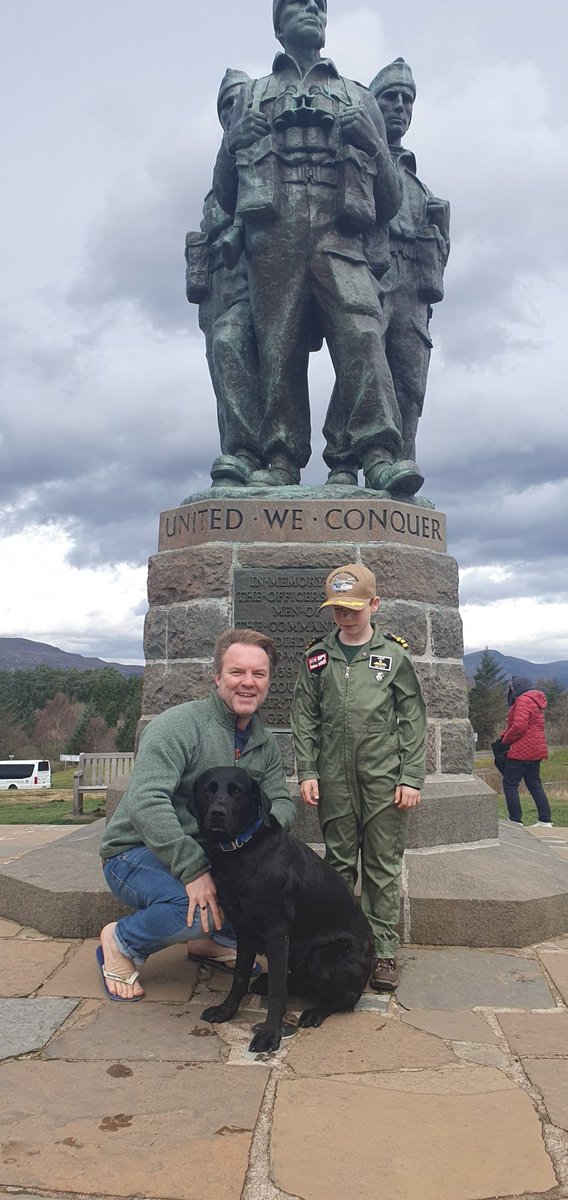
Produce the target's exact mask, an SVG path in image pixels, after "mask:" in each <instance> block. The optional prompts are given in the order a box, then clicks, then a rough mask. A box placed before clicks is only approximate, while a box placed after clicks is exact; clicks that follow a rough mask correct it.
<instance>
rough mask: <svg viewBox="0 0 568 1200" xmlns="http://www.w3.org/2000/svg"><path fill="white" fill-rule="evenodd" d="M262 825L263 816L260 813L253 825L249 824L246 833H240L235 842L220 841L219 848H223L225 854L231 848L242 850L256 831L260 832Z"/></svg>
mask: <svg viewBox="0 0 568 1200" xmlns="http://www.w3.org/2000/svg"><path fill="white" fill-rule="evenodd" d="M261 825H262V817H261V815H260V813H259V814H258V817H256V818H255V820H254V821H253V823H252V825H249V826H248V827H247V829H245V831H244V833H239V834H238V836H237V837H236V838H235V840H234V842H219V849H220V850H223V851H224V853H225V854H229V853H230V852H231V850H240V849H241V847H242V846H246V844H247V842H250V840H251V838H253V837H254V835H255V833H258V831H259V829H260V827H261Z"/></svg>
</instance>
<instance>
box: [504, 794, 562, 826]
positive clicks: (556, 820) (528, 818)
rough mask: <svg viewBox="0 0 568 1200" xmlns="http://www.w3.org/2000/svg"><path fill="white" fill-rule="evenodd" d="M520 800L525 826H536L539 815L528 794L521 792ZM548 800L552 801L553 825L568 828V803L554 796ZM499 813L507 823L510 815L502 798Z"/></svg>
mask: <svg viewBox="0 0 568 1200" xmlns="http://www.w3.org/2000/svg"><path fill="white" fill-rule="evenodd" d="M520 799H521V808H522V810H523V825H534V823H535V821H538V814H537V811H536V807H535V805H534V804H533V801H532V800H531V798H530V796H529V794H528V792H527V794H526V795H524V794H523V792H521V793H520ZM548 799H549V801H550V815H551V817H552V824H553V825H558V826H560V828H568V803H567V802H566V800H555V799H554V796H549V797H548ZM498 811H499V816H500V818H501V820H503V821H506V820H507V817H508V816H509V814H508V812H507V805H506V804H505V801H504V799H503V797H502V796H501V797H500V798H499V804H498Z"/></svg>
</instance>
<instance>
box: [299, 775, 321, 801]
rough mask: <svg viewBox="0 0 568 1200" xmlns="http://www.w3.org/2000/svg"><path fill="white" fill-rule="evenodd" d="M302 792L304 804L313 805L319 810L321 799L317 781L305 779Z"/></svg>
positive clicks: (301, 787) (301, 786)
mask: <svg viewBox="0 0 568 1200" xmlns="http://www.w3.org/2000/svg"><path fill="white" fill-rule="evenodd" d="M300 791H301V793H302V800H303V801H304V804H311V805H312V808H317V806H318V804H319V797H320V794H319V787H318V781H317V779H304V782H303V783H301V784H300Z"/></svg>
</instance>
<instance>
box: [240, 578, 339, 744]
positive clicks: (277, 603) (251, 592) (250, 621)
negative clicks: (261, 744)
mask: <svg viewBox="0 0 568 1200" xmlns="http://www.w3.org/2000/svg"><path fill="white" fill-rule="evenodd" d="M328 575H329V570H328V569H325V568H321V567H319V568H318V567H313V568H303V567H287V568H285V569H284V568H274V569H273V570H254V569H251V570H236V571H235V581H234V623H235V626H236V628H238V629H258V630H259V631H260V632H261V633H266V634H268V636H269V637H271V638H272V640H273V641H274V642H275V643H276V645H277V647H278V651H279V653H280V656H281V657H280V662H279V664H278V667H277V669H276V673H275V675H274V678H273V680H272V684H271V687H270V691H269V693H268V698H267V700H266V703H265V704H263V706H262V714H261V715H262V719H263V721H264V723H265V724H266V725H268V726H270V728H271V729H289V728H290V704H291V701H292V693H293V691H294V684H295V682H296V677H297V675H298V668H299V665H300V660H301V657H302V651H303V649H304V647H305V645H306V642H308V641H309V640H310V638H313V637H318V636H319V635H320V634H322V633H328V632H329V630H330V629H331V627H332V622H331V617H330V615H329V612H328V611H327V610H326V609H324V611H323V612H320V611H319V607H320V604H322V603H323V601H324V599H325V594H324V585H325V581H326V579H327V576H328Z"/></svg>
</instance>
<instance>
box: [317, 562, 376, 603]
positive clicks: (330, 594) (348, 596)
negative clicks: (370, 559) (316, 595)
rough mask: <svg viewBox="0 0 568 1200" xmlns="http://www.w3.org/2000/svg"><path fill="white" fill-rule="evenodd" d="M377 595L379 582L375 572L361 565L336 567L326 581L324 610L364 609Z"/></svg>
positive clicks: (353, 564) (351, 564) (352, 564)
mask: <svg viewBox="0 0 568 1200" xmlns="http://www.w3.org/2000/svg"><path fill="white" fill-rule="evenodd" d="M376 594H377V581H376V579H375V576H374V575H373V572H372V571H370V570H369V568H368V567H363V566H362V565H361V563H347V566H345V567H336V569H335V571H332V572H331V575H328V577H327V579H326V581H325V601H324V603H323V604H321V605H320V610H321V609H322V608H329V607H331V606H333V607H334V608H337V607H339V608H355V609H360V608H364V607H365V605H366V604H368V603H369V600H374V599H375V596H376Z"/></svg>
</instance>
